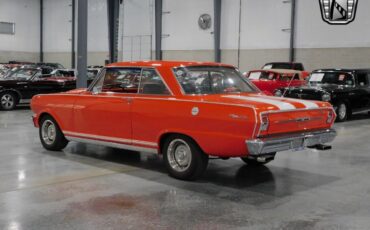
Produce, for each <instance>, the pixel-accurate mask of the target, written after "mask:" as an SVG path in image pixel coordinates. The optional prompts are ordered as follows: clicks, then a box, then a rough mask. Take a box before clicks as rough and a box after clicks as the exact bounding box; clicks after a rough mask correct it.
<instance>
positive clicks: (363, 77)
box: [357, 73, 368, 86]
mask: <svg viewBox="0 0 370 230" xmlns="http://www.w3.org/2000/svg"><path fill="white" fill-rule="evenodd" d="M357 82H358V85H359V86H366V85H368V78H367V74H366V73H359V74H357Z"/></svg>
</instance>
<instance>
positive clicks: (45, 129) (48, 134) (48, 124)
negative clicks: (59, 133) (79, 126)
mask: <svg viewBox="0 0 370 230" xmlns="http://www.w3.org/2000/svg"><path fill="white" fill-rule="evenodd" d="M41 135H42V139H43V140H44V142H45V143H46V144H47V145H52V144H53V143H54V141H55V137H56V129H55V125H54V123H53V122H52V121H50V120H46V121H45V122H44V123H43V124H42V127H41Z"/></svg>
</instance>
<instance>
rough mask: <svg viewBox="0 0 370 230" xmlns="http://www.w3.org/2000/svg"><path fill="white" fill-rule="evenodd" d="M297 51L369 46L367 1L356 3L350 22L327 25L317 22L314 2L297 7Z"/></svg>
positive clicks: (317, 8)
mask: <svg viewBox="0 0 370 230" xmlns="http://www.w3.org/2000/svg"><path fill="white" fill-rule="evenodd" d="M297 7H298V9H297V11H298V12H297V13H298V19H297V40H296V41H297V44H296V46H297V48H331V47H370V29H369V28H370V14H369V9H370V1H367V0H365V1H361V0H360V1H359V5H358V10H357V16H356V19H355V21H354V22H352V23H350V24H348V25H345V26H333V25H329V24H327V23H325V22H323V20H322V19H321V14H320V5H319V3H318V1H305V0H299V1H298V4H297Z"/></svg>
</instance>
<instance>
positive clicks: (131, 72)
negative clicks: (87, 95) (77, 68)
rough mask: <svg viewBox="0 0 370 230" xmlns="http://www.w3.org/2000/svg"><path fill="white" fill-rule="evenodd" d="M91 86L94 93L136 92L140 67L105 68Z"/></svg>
mask: <svg viewBox="0 0 370 230" xmlns="http://www.w3.org/2000/svg"><path fill="white" fill-rule="evenodd" d="M102 74H104V76H103V77H101V78H100V79H99V80H98V82H97V83H96V84H95V86H94V87H93V91H94V92H95V93H99V92H114V93H137V91H138V88H139V79H140V74H141V68H107V69H105V73H102Z"/></svg>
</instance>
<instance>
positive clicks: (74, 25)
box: [71, 0, 76, 69]
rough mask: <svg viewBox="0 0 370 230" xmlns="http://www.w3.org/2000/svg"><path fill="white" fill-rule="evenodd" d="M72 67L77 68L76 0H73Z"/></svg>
mask: <svg viewBox="0 0 370 230" xmlns="http://www.w3.org/2000/svg"><path fill="white" fill-rule="evenodd" d="M71 24H72V36H71V67H72V69H74V68H76V49H75V46H76V45H75V43H76V0H72V22H71Z"/></svg>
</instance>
